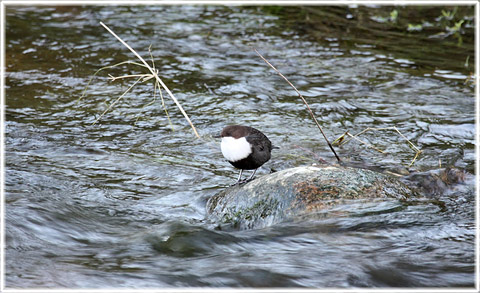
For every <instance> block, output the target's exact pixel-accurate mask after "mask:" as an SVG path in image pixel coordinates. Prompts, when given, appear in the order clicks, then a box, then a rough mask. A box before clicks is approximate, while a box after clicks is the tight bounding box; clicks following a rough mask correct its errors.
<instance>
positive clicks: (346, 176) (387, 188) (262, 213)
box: [207, 166, 414, 229]
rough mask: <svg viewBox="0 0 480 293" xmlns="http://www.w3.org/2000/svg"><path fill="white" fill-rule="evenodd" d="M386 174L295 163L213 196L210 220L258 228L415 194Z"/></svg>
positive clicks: (239, 227)
mask: <svg viewBox="0 0 480 293" xmlns="http://www.w3.org/2000/svg"><path fill="white" fill-rule="evenodd" d="M413 193H414V191H413V190H411V189H410V188H409V187H408V186H407V185H405V184H404V183H402V182H400V181H399V180H397V179H396V178H393V177H391V176H389V175H385V174H381V173H377V172H373V171H370V170H366V169H357V168H350V167H340V166H328V167H314V166H309V167H297V168H291V169H286V170H282V171H280V172H276V173H273V174H269V175H266V176H263V177H259V178H257V179H255V180H254V181H251V182H249V183H247V184H244V185H235V186H233V187H230V188H227V189H225V190H223V191H221V192H220V193H218V194H216V195H214V196H213V197H211V198H210V199H209V200H208V202H207V212H208V214H209V216H210V217H211V218H212V220H214V221H216V222H218V223H221V224H230V225H232V226H233V227H234V228H238V229H252V228H262V227H266V226H269V225H272V224H275V223H279V222H282V221H287V220H295V219H297V218H299V217H304V216H305V215H306V214H315V213H316V212H320V211H322V210H325V209H327V208H331V207H332V206H335V205H338V204H341V203H345V202H348V201H351V200H353V199H361V198H364V199H365V198H389V199H392V198H393V199H398V200H404V199H406V198H407V197H409V196H410V195H411V194H413Z"/></svg>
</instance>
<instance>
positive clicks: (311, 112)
mask: <svg viewBox="0 0 480 293" xmlns="http://www.w3.org/2000/svg"><path fill="white" fill-rule="evenodd" d="M253 50H255V52H256V53H257V54H258V56H260V58H262V59H263V61H265V63H267V64H268V65H269V66H270V67H271V68H272V69H273V70H275V72H277V73H278V75H280V76H281V77H282V78H283V79H284V80H285V81H286V82H287V83H288V84H289V85H290V86H291V87H292V88H293V89H294V90H295V91H296V92H297V94H298V96H299V97H300V99H302V101H303V103H304V104H305V106H307V110H308V113H310V116H312V118H313V121H315V124H316V125H317V127H318V129H319V130H320V132H321V133H322V135H323V138H325V141H326V142H327V144H328V146H329V147H330V149H331V150H332V152H333V154H334V155H335V157H336V158H337V160H338V162H340V158H339V157H338V155H337V153H336V152H335V150H334V149H333V146H332V145H331V144H330V142H329V141H328V138H327V136H326V135H325V133H324V132H323V129H322V127H321V126H320V124H319V123H318V121H317V118H315V115H314V114H313V111H312V109H310V106H309V105H308V103H307V101H306V100H305V98H304V97H303V96H302V94H301V93H300V92H299V91H298V90H297V88H296V87H295V86H294V85H293V84H292V83H291V82H290V81H289V80H288V79H287V78H286V77H285V76H284V75H283V74H282V73H280V71H278V69H276V68H275V67H274V66H273V65H272V64H271V63H270V62H268V60H267V59H265V57H263V56H262V54H260V53H259V52H258V51H257V49H255V48H253Z"/></svg>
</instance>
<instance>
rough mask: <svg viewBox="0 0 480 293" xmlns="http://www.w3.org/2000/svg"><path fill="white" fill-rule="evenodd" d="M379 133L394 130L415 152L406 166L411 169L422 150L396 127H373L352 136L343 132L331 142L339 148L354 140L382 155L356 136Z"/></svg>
mask: <svg viewBox="0 0 480 293" xmlns="http://www.w3.org/2000/svg"><path fill="white" fill-rule="evenodd" d="M371 130H373V131H381V130H394V131H396V132H397V133H398V134H399V135H400V136H401V137H402V138H403V139H404V140H405V141H406V142H407V143H408V145H409V146H410V148H412V149H413V150H414V151H415V156H414V157H413V159H412V161H411V162H410V164H409V165H408V166H409V167H411V166H412V165H413V163H414V162H415V161H416V160H417V158H418V156H419V155H420V154H421V153H422V150H420V149H419V148H417V147H416V146H415V145H414V144H413V143H412V142H411V141H410V140H409V139H408V138H406V137H405V135H403V133H401V132H400V130H398V129H397V127H395V126H391V127H383V128H374V127H367V128H365V129H364V130H362V131H360V132H359V133H357V134H355V135H352V134H350V133H349V132H348V131H347V132H345V133H344V134H343V135H341V136H340V137H339V138H337V139H335V140H334V141H333V143H334V144H337V145H338V146H341V145H344V144H346V143H347V142H349V141H350V140H352V139H354V140H356V141H358V142H360V143H363V144H365V145H367V146H368V147H370V148H372V149H374V150H376V151H378V152H380V153H382V154H384V153H385V151H382V150H380V149H378V148H376V147H374V146H373V145H371V144H369V143H367V142H365V141H363V140H361V139H359V138H358V136H360V135H361V134H364V133H365V132H367V131H371ZM345 136H349V137H350V139H345Z"/></svg>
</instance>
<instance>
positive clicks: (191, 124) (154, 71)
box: [82, 22, 200, 138]
mask: <svg viewBox="0 0 480 293" xmlns="http://www.w3.org/2000/svg"><path fill="white" fill-rule="evenodd" d="M100 24H101V25H102V26H103V27H104V28H105V29H106V30H107V31H108V32H109V33H110V34H112V35H113V36H114V37H115V38H116V39H117V40H119V41H120V42H121V43H122V44H123V45H124V46H125V47H127V48H128V49H129V50H130V51H131V52H132V53H133V54H135V56H137V58H138V59H140V61H142V63H143V64H138V63H137V64H138V65H141V66H144V67H146V68H147V69H148V70H149V71H150V73H151V76H152V77H151V78H155V79H156V81H157V82H158V83H159V84H160V85H162V87H163V88H164V89H165V91H166V92H167V93H168V95H169V96H170V98H172V100H173V101H174V102H175V104H176V105H177V107H178V109H179V110H180V112H181V113H182V114H183V116H184V117H185V119H187V121H188V123H189V124H190V126H191V127H192V129H193V132H194V133H195V135H196V136H197V137H198V138H200V135H199V134H198V132H197V130H196V129H195V126H193V123H192V121H191V120H190V118H189V117H188V115H187V113H186V112H185V110H183V107H182V105H180V103H179V102H178V100H177V99H176V98H175V96H174V95H173V94H172V92H171V91H170V89H169V88H168V87H167V86H166V85H165V83H163V81H162V80H161V79H160V77H159V76H158V74H157V70H155V69H154V68H152V67H151V66H150V65H149V64H148V63H147V62H146V61H145V59H143V58H142V57H141V56H140V55H139V54H138V53H137V52H136V51H135V50H134V49H132V47H130V46H129V45H128V44H127V43H126V42H125V41H123V40H122V39H121V38H120V37H119V36H117V35H116V34H115V33H114V32H113V31H112V30H111V29H110V28H109V27H108V26H106V25H105V24H104V23H103V22H100ZM131 63H133V62H131ZM117 65H118V64H117ZM152 65H153V66H155V65H154V64H152ZM97 72H98V71H97ZM95 74H96V73H95ZM119 78H126V76H125V77H119ZM145 78H146V80H148V79H149V78H148V77H145ZM137 82H138V81H137ZM89 83H90V82H89ZM87 86H88V85H87ZM82 97H83V95H82ZM121 97H123V95H122V96H121ZM118 100H120V98H118V99H117V100H116V101H115V102H114V103H116V102H117V101H118ZM114 103H113V104H114ZM113 104H112V105H113ZM112 105H111V106H112ZM109 108H111V107H109ZM107 110H108V109H107ZM97 120H98V119H97Z"/></svg>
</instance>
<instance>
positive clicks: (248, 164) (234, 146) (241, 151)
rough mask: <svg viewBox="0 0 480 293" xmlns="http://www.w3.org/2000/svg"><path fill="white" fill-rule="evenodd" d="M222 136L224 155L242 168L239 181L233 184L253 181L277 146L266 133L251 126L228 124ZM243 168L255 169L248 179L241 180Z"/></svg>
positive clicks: (238, 167) (234, 164)
mask: <svg viewBox="0 0 480 293" xmlns="http://www.w3.org/2000/svg"><path fill="white" fill-rule="evenodd" d="M220 137H221V138H222V142H221V144H220V148H221V150H222V154H223V156H224V157H225V159H227V161H228V162H229V163H230V164H232V165H233V166H234V167H235V168H237V169H240V174H239V175H238V179H237V182H235V183H234V184H232V185H237V184H238V185H239V184H242V183H246V182H249V181H251V180H252V179H253V177H254V176H255V173H256V172H257V169H258V168H259V167H260V166H262V165H263V164H265V163H266V162H267V161H268V160H270V155H271V152H272V148H275V147H273V146H272V142H271V141H270V140H269V139H268V137H267V136H266V135H265V134H263V133H262V132H261V131H260V130H258V129H255V128H253V127H249V126H243V125H229V126H226V127H224V128H223V130H222V132H221V134H220ZM243 170H253V173H252V175H251V176H250V177H249V178H248V179H246V180H241V178H242V173H243Z"/></svg>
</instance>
